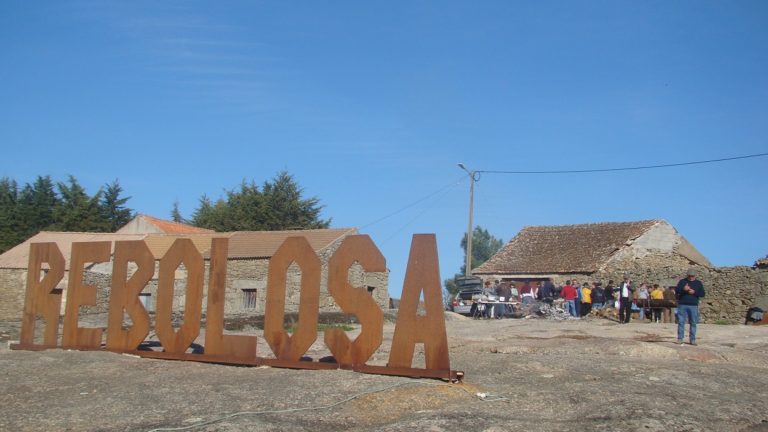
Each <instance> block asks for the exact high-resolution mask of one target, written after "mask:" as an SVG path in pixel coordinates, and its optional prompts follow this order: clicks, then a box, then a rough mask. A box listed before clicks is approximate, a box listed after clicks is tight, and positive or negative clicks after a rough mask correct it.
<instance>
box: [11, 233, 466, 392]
mask: <svg viewBox="0 0 768 432" xmlns="http://www.w3.org/2000/svg"><path fill="white" fill-rule="evenodd" d="M227 247H228V239H226V238H214V239H213V240H212V243H211V253H210V255H211V258H210V267H209V272H208V287H207V297H208V300H207V304H206V308H205V309H206V323H205V346H204V347H203V349H202V350H200V349H199V347H198V349H196V350H194V351H193V350H192V349H191V347H192V345H193V343H194V341H195V340H196V339H197V338H198V336H199V335H200V324H201V316H202V307H203V305H202V300H203V294H204V288H205V287H204V275H205V262H204V260H203V257H202V255H201V254H200V252H199V251H198V250H197V249H196V248H195V246H194V244H193V243H192V241H191V240H189V239H185V238H178V239H176V240H175V241H174V243H173V244H172V245H171V247H170V249H169V250H168V252H166V253H165V255H164V256H163V257H161V258H160V266H159V275H158V288H157V311H156V314H155V322H154V329H155V333H156V334H157V336H158V339H159V341H160V345H161V346H162V351H160V350H153V349H151V348H149V347H148V346H147V344H143V342H144V340H145V338H146V337H147V335H148V334H149V329H150V324H151V323H150V316H149V314H148V313H147V311H146V309H145V308H144V306H143V305H142V303H141V302H140V301H139V294H140V293H141V291H142V290H143V289H144V288H145V287H146V285H147V283H149V281H150V280H151V278H152V276H153V274H154V270H155V257H154V256H153V255H152V252H151V251H150V250H149V248H147V246H146V244H145V243H144V242H143V241H141V240H139V241H118V242H116V243H115V245H114V259H113V262H112V269H113V271H112V288H111V291H110V294H109V296H110V297H109V315H108V324H107V328H106V329H101V328H84V327H80V326H79V312H80V307H81V306H84V305H85V306H87V305H94V304H96V287H94V286H93V285H86V284H84V283H83V281H82V279H83V271H84V268H85V265H86V264H88V263H98V262H108V261H109V260H110V249H111V244H110V242H84V243H73V244H72V251H71V252H72V253H71V259H70V261H71V262H70V271H69V284H68V286H67V289H66V291H67V293H66V295H67V297H66V299H67V303H66V310H65V312H64V320H63V322H64V331H63V335H62V338H61V347H64V348H71V349H80V350H100V349H102V347H104V348H105V349H106V350H107V351H112V352H117V353H130V354H135V355H138V356H142V357H152V358H163V359H174V360H192V361H201V362H214V363H225V364H238V365H254V366H255V365H269V366H274V367H285V368H295V369H338V368H341V369H350V370H354V371H358V372H365V373H374V374H384V375H403V376H415V377H431V378H442V379H447V380H455V379H457V378H461V376H462V375H463V374H462V373H461V372H457V371H452V370H451V367H450V361H449V358H448V339H447V337H446V332H445V320H444V317H443V308H442V295H441V288H440V275H439V270H438V262H437V246H436V241H435V236H434V234H416V235H414V236H413V241H412V243H411V251H410V256H409V259H408V267H407V269H406V276H405V283H404V286H403V294H402V300H401V302H400V311H399V312H398V316H397V322H396V325H395V331H394V337H393V342H392V347H391V349H390V356H389V362H388V363H387V365H386V366H381V365H369V364H367V362H368V360H369V359H370V358H371V356H372V355H373V353H374V352H375V351H376V350H377V349H378V348H379V347H380V346H381V343H382V339H383V328H384V327H383V326H384V320H383V313H382V311H381V309H380V308H379V306H378V305H377V304H376V303H375V302H374V301H373V299H372V297H371V296H370V295H369V294H368V293H367V292H366V291H365V290H363V289H359V288H355V287H353V286H351V285H350V283H349V280H348V274H349V270H350V267H351V266H352V265H353V264H354V263H358V264H359V265H360V266H362V268H363V270H364V271H366V272H383V271H386V262H385V259H384V256H383V255H382V254H381V252H380V251H379V249H378V248H377V247H376V245H375V244H374V243H373V241H371V239H370V238H369V237H368V236H367V235H353V236H348V237H346V238H345V239H344V241H343V242H342V244H341V245H340V246H339V248H338V249H337V250H336V252H335V253H334V254H333V256H332V257H331V258H330V260H329V262H328V291H329V293H330V295H331V296H333V298H334V300H335V301H336V303H337V304H338V305H339V307H340V308H341V310H342V311H343V312H345V313H349V314H352V315H355V316H356V317H357V319H358V320H359V322H360V325H361V331H360V334H359V335H358V336H357V337H356V338H355V340H350V339H349V337H348V336H347V334H346V333H345V332H344V331H343V330H341V329H338V328H330V329H327V330H325V332H324V341H325V344H326V346H327V347H328V349H329V350H330V351H331V353H332V354H333V357H332V358H331V359H330V361H329V359H323V361H320V360H319V359H311V358H308V357H305V356H304V354H306V352H307V350H308V349H309V348H310V346H311V345H312V344H313V343H314V342H315V341H316V340H317V320H318V314H319V302H320V273H321V263H320V259H319V258H318V256H317V254H316V253H315V252H314V250H313V249H312V247H311V246H310V245H309V242H308V241H307V239H306V238H304V237H290V238H288V239H286V241H285V242H284V243H283V244H282V245H281V246H280V248H279V249H278V250H277V252H275V254H274V255H273V256H272V258H271V259H270V261H269V272H268V279H267V286H268V288H269V289H268V290H267V301H266V313H265V319H264V340H265V341H266V343H267V346H268V347H269V350H271V351H272V354H273V355H274V357H259V356H257V338H256V336H252V335H226V334H224V298H225V288H226V287H225V285H226V274H227ZM43 263H46V264H47V267H48V268H47V269H45V270H44V268H43ZM131 263H132V265H133V267H134V268H135V271H134V272H133V274H132V275H131V277H130V278H129V277H128V267H129V264H131ZM292 264H295V265H297V266H298V267H299V268H300V269H301V292H300V302H299V320H298V325H297V326H296V328H295V330H294V332H293V335H292V336H290V335H288V333H287V332H286V331H285V330H284V329H283V319H284V314H285V291H286V282H287V280H286V273H287V272H288V268H289V266H291V265H292ZM182 265H183V266H184V268H185V269H186V271H187V278H186V281H185V282H186V287H185V303H184V319H183V324H182V325H181V327H179V328H178V329H174V327H173V324H172V311H173V307H172V306H173V305H172V302H173V291H174V286H175V282H176V280H175V274H176V270H177V268H178V267H179V266H182ZM65 266H66V263H65V260H64V257H63V255H62V253H61V251H60V250H59V248H58V246H57V245H56V244H55V243H36V244H32V246H31V248H30V254H29V267H28V273H27V293H26V299H25V302H24V313H23V316H22V327H21V336H20V342H19V343H18V344H15V345H12V346H11V348H13V349H25V350H42V349H48V348H56V347H58V342H59V338H58V331H59V319H60V316H59V314H60V309H61V300H62V292H61V290H60V289H56V286H57V284H58V283H59V282H60V281H61V279H62V278H63V277H64V270H65ZM41 275H42V278H41ZM420 298H423V299H424V309H425V312H426V313H425V314H423V315H420V314H419V313H418V308H419V299H420ZM126 316H127V317H128V318H130V325H128V326H126V324H125V323H124V318H125V317H126ZM38 317H42V319H43V321H44V325H45V328H44V331H43V333H42V335H43V338H42V339H43V341H42V343H36V341H35V324H36V322H37V318H38ZM104 330H106V332H105V331H104ZM105 333H106V343H105V344H104V345H103V344H102V338H103V335H104V334H105ZM416 344H423V346H424V354H425V365H426V367H425V368H415V367H413V357H414V351H415V350H416ZM261 349H263V348H261ZM201 351H202V352H201Z"/></svg>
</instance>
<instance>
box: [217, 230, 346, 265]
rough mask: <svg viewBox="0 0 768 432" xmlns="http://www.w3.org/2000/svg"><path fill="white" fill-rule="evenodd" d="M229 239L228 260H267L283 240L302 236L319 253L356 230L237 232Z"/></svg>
mask: <svg viewBox="0 0 768 432" xmlns="http://www.w3.org/2000/svg"><path fill="white" fill-rule="evenodd" d="M231 234H232V235H231V237H230V238H229V254H228V255H229V258H230V259H244V258H269V257H271V256H272V255H274V253H275V251H277V248H279V247H280V245H282V244H283V242H284V241H285V239H287V238H288V237H294V236H304V237H306V238H307V240H308V241H309V244H310V245H311V246H312V249H314V250H315V251H319V250H320V249H323V248H325V247H327V246H330V244H331V243H333V242H334V241H335V240H337V239H339V238H341V237H345V236H348V235H352V234H357V229H356V228H332V229H315V230H290V231H237V232H234V233H231Z"/></svg>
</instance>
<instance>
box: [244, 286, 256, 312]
mask: <svg viewBox="0 0 768 432" xmlns="http://www.w3.org/2000/svg"><path fill="white" fill-rule="evenodd" d="M243 309H256V289H255V288H244V289H243Z"/></svg>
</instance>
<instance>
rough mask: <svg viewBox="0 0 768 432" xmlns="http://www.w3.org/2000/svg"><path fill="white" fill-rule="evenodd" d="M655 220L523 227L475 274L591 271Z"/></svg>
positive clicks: (650, 226)
mask: <svg viewBox="0 0 768 432" xmlns="http://www.w3.org/2000/svg"><path fill="white" fill-rule="evenodd" d="M661 222H662V221H658V220H645V221H637V222H606V223H593V224H581V225H558V226H531V227H525V228H523V229H522V231H520V233H518V234H517V236H515V237H514V238H513V239H512V240H510V241H509V243H507V244H506V245H505V246H504V247H503V248H502V249H501V250H500V251H499V252H497V253H496V254H495V255H494V256H492V257H491V258H490V259H489V260H488V261H486V262H485V263H483V264H482V265H481V266H479V267H478V268H476V269H474V270H472V273H475V274H490V273H593V272H595V271H597V270H598V268H599V267H600V265H601V264H603V263H605V262H606V261H607V260H608V258H609V257H610V256H611V255H612V254H613V253H614V252H615V251H617V250H619V249H620V248H621V247H623V246H624V245H626V244H627V243H628V242H630V241H632V240H634V239H636V238H638V237H640V236H641V235H642V234H643V233H645V232H646V231H648V230H649V229H650V228H652V227H653V226H654V225H656V224H658V223H661Z"/></svg>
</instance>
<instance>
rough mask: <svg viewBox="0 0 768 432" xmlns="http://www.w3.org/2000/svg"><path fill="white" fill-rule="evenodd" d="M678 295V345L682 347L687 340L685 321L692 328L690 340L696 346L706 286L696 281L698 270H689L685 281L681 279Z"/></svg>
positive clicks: (677, 290)
mask: <svg viewBox="0 0 768 432" xmlns="http://www.w3.org/2000/svg"><path fill="white" fill-rule="evenodd" d="M675 294H676V295H677V343H679V344H680V345H682V344H683V343H684V342H683V339H684V338H685V321H686V319H687V320H688V322H689V324H690V326H689V330H688V340H689V341H690V343H691V345H696V324H697V323H698V322H699V298H701V297H704V284H702V283H701V281H700V280H698V279H696V270H695V269H693V268H690V269H688V274H687V277H686V278H685V279H680V282H678V283H677V288H675Z"/></svg>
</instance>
